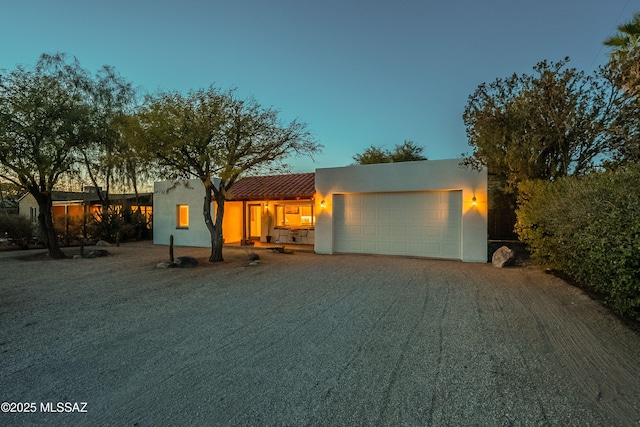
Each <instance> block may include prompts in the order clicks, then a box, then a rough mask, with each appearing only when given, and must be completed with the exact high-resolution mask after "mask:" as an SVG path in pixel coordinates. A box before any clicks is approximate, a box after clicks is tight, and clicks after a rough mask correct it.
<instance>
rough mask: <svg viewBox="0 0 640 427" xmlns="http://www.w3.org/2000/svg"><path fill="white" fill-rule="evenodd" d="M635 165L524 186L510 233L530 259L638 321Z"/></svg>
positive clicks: (638, 174)
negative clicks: (525, 244)
mask: <svg viewBox="0 0 640 427" xmlns="http://www.w3.org/2000/svg"><path fill="white" fill-rule="evenodd" d="M638 188H640V165H633V166H629V167H627V168H625V169H621V170H618V171H615V172H599V173H592V174H590V175H588V176H584V177H568V178H562V179H559V180H557V181H555V182H526V183H523V184H521V186H520V187H519V196H518V210H517V217H518V221H517V223H516V232H517V233H518V235H519V237H520V239H521V240H522V241H524V242H525V243H527V246H528V247H529V250H530V251H531V253H532V255H533V256H534V258H536V259H537V260H538V261H539V262H541V263H542V264H544V265H546V266H548V267H550V268H553V269H557V270H560V271H562V272H564V273H566V274H568V275H569V276H571V277H572V278H573V279H575V280H576V281H578V282H580V283H582V284H584V285H586V286H588V287H590V288H591V289H593V290H595V291H596V292H598V293H600V294H602V295H603V296H604V297H605V301H606V302H607V304H609V305H610V306H611V307H612V308H613V310H614V311H616V312H617V313H618V314H620V315H623V316H633V317H636V318H637V317H640V193H639V192H638Z"/></svg>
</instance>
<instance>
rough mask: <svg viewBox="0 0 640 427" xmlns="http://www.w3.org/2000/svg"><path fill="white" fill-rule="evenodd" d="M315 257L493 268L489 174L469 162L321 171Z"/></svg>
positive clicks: (318, 186) (429, 161)
mask: <svg viewBox="0 0 640 427" xmlns="http://www.w3.org/2000/svg"><path fill="white" fill-rule="evenodd" d="M315 179H316V185H315V187H316V193H315V197H314V198H315V201H316V206H315V210H314V213H315V215H316V218H315V219H316V221H315V224H316V228H315V240H314V242H315V244H314V249H315V252H316V253H319V254H334V253H366V254H381V255H404V256H418V257H426V258H441V259H458V260H462V261H463V262H487V212H488V205H487V170H486V169H485V168H483V169H481V170H474V169H469V168H466V167H464V165H463V159H446V160H423V161H418V162H398V163H380V164H373V165H350V166H343V167H338V168H323V169H316V176H315Z"/></svg>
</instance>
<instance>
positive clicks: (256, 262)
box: [249, 260, 260, 266]
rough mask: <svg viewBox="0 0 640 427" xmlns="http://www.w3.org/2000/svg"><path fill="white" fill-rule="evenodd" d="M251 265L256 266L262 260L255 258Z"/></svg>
mask: <svg viewBox="0 0 640 427" xmlns="http://www.w3.org/2000/svg"><path fill="white" fill-rule="evenodd" d="M249 265H250V266H256V265H260V261H259V260H255V261H251V262H250V263H249Z"/></svg>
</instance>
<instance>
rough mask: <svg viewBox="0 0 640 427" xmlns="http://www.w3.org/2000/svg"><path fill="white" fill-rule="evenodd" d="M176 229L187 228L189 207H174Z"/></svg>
mask: <svg viewBox="0 0 640 427" xmlns="http://www.w3.org/2000/svg"><path fill="white" fill-rule="evenodd" d="M176 228H189V205H177V206H176Z"/></svg>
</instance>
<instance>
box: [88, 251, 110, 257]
mask: <svg viewBox="0 0 640 427" xmlns="http://www.w3.org/2000/svg"><path fill="white" fill-rule="evenodd" d="M109 255H110V254H109V251H108V250H106V249H94V250H92V251H90V252H89V253H88V254H87V258H99V257H103V256H109Z"/></svg>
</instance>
